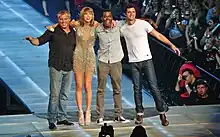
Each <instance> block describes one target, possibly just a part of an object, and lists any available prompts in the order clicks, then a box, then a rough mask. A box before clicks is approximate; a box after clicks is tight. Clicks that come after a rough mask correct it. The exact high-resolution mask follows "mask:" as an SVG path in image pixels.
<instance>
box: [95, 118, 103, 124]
mask: <svg viewBox="0 0 220 137" xmlns="http://www.w3.org/2000/svg"><path fill="white" fill-rule="evenodd" d="M103 122H104V119H103V118H98V119H97V120H96V123H97V124H101V123H103Z"/></svg>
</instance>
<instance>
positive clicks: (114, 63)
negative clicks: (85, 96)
mask: <svg viewBox="0 0 220 137" xmlns="http://www.w3.org/2000/svg"><path fill="white" fill-rule="evenodd" d="M112 20H113V17H112V13H111V11H110V10H106V11H104V12H103V17H102V21H103V23H102V24H100V25H99V26H98V27H97V28H96V34H97V36H98V38H99V49H98V90H97V96H96V112H97V115H98V120H97V123H102V122H103V118H104V94H105V89H106V83H107V79H108V75H110V77H111V83H112V89H113V97H114V106H115V121H119V122H123V123H125V122H128V121H127V120H126V119H125V118H124V117H123V116H122V101H121V77H122V64H121V60H122V58H123V57H124V53H123V50H122V46H121V41H120V27H121V26H122V23H121V22H118V23H117V24H116V26H115V27H114V28H112V27H111V26H112V24H113V23H112Z"/></svg>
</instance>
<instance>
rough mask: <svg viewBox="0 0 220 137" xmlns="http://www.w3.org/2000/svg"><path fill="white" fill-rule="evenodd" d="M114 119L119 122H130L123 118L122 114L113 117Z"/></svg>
mask: <svg viewBox="0 0 220 137" xmlns="http://www.w3.org/2000/svg"><path fill="white" fill-rule="evenodd" d="M115 121H116V122H121V123H128V122H130V121H129V120H127V119H125V118H124V117H123V116H118V117H115Z"/></svg>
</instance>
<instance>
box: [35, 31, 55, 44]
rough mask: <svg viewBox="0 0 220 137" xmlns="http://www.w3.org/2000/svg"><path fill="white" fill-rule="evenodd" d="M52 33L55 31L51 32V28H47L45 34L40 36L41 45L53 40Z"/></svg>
mask: <svg viewBox="0 0 220 137" xmlns="http://www.w3.org/2000/svg"><path fill="white" fill-rule="evenodd" d="M52 33H53V32H50V31H49V30H46V31H45V32H44V34H43V35H41V36H40V37H38V40H39V45H43V44H45V43H47V42H49V41H50V40H51V37H52Z"/></svg>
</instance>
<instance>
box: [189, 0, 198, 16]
mask: <svg viewBox="0 0 220 137" xmlns="http://www.w3.org/2000/svg"><path fill="white" fill-rule="evenodd" d="M191 10H192V13H193V14H197V13H198V12H199V5H198V4H197V3H195V2H193V3H192V5H191Z"/></svg>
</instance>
